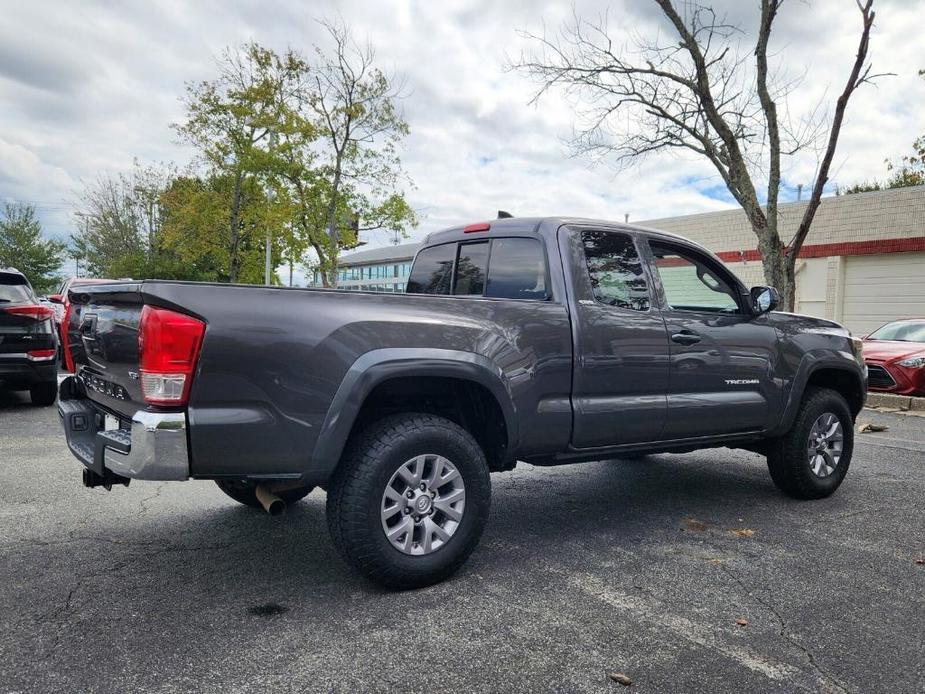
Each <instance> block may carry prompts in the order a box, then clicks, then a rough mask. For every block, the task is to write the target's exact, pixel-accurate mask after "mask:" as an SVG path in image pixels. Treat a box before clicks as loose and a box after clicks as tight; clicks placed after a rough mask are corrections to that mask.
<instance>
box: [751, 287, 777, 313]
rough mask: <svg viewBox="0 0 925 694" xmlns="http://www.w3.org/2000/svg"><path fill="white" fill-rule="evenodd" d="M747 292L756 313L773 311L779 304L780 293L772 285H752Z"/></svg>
mask: <svg viewBox="0 0 925 694" xmlns="http://www.w3.org/2000/svg"><path fill="white" fill-rule="evenodd" d="M749 294H751V298H752V310H753V311H754V312H755V314H756V315H760V314H762V313H767V312H768V311H773V310H774V309H776V308H777V307H778V306H779V305H780V294H778V292H777V290H776V289H775V288H774V287H752V289H751V291H750V292H749Z"/></svg>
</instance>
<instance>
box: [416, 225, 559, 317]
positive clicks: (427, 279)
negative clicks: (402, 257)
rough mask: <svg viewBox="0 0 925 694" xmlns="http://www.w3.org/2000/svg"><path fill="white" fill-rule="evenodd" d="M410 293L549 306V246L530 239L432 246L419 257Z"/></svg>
mask: <svg viewBox="0 0 925 694" xmlns="http://www.w3.org/2000/svg"><path fill="white" fill-rule="evenodd" d="M407 291H408V293H409V294H446V295H449V294H452V295H456V296H480V297H488V298H493V299H532V300H536V301H544V300H546V299H547V298H548V296H549V295H548V291H547V278H546V257H545V255H544V251H543V246H542V244H541V243H540V241H539V239H535V238H524V237H499V238H494V239H488V240H480V241H461V242H453V243H445V244H441V245H439V246H431V247H429V248H425V249H424V250H422V251H421V252H420V253H418V255H417V258H416V259H415V261H414V267H413V268H412V270H411V276H410V277H409V279H408V289H407Z"/></svg>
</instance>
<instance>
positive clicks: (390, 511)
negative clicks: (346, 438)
mask: <svg viewBox="0 0 925 694" xmlns="http://www.w3.org/2000/svg"><path fill="white" fill-rule="evenodd" d="M465 506H466V486H465V484H464V483H463V478H462V475H460V474H459V470H457V469H456V466H455V465H453V463H451V462H450V461H449V460H447V459H446V458H444V457H443V456H440V455H435V454H424V455H419V456H415V457H414V458H411V459H410V460H407V461H405V462H404V463H402V464H401V465H400V466H399V468H398V469H397V470H396V471H395V472H394V473H393V474H392V477H391V479H390V480H389V483H388V484H387V485H386V486H385V491H384V492H383V494H382V504H381V506H380V508H381V517H382V530H383V531H384V532H385V536H386V538H387V539H388V541H389V542H390V543H391V545H392V546H393V547H395V549H397V550H399V551H400V552H402V553H404V554H412V555H422V554H430V553H431V552H436V551H437V550H438V549H440V548H441V547H443V545H445V544H446V543H447V542H449V540H450V538H451V537H453V534H454V533H455V532H456V531H457V529H458V528H459V524H460V522H461V521H462V517H463V511H464V510H465Z"/></svg>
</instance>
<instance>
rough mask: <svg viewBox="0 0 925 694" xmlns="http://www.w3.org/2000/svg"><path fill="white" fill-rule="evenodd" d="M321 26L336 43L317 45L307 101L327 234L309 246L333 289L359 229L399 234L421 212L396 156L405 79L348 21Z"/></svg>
mask: <svg viewBox="0 0 925 694" xmlns="http://www.w3.org/2000/svg"><path fill="white" fill-rule="evenodd" d="M321 25H322V26H323V27H324V28H325V29H326V30H327V33H328V35H329V38H330V42H331V44H332V46H331V49H330V50H324V49H322V48H320V47H316V48H315V52H316V64H315V65H314V73H313V79H314V82H315V85H314V93H313V94H312V95H311V98H310V104H311V107H312V109H313V111H314V112H315V115H316V127H317V131H318V134H319V140H320V142H321V147H320V151H321V156H320V158H319V161H318V164H319V171H320V172H321V174H322V176H323V179H324V180H323V186H322V187H321V188H320V190H321V191H322V192H323V194H324V197H325V198H326V200H325V203H324V225H325V235H324V237H321V238H318V237H317V236H316V237H315V239H314V243H313V244H312V245H313V246H314V248H315V251H316V252H317V253H318V255H319V260H320V267H321V270H322V274H323V275H324V277H325V286H329V285H330V286H335V285H336V282H337V253H338V251H339V249H341V248H350V247H353V246H355V245H356V243H357V240H358V239H357V238H356V235H357V232H359V231H367V230H372V229H380V228H388V229H390V230H394V231H398V230H400V229H402V228H404V227H405V226H408V225H414V224H415V223H416V217H415V214H414V212H413V211H412V210H411V208H410V207H409V206H408V204H407V202H406V201H405V199H404V195H403V194H402V193H401V192H400V190H399V187H400V183H402V182H404V181H406V180H407V177H406V175H405V173H404V170H403V168H402V166H401V160H400V158H399V155H398V149H399V147H400V145H401V143H402V141H403V140H404V138H405V137H406V136H407V135H408V132H409V128H408V124H407V122H406V121H405V119H404V116H403V114H402V113H401V109H400V101H401V99H402V90H403V86H404V83H403V81H402V79H401V78H397V77H394V76H390V75H387V74H386V73H385V72H383V71H382V70H381V69H379V68H378V67H376V64H375V62H376V53H375V50H374V49H373V47H372V45H371V44H369V43H368V42H367V43H365V44H360V43H357V41H356V40H355V39H354V38H353V35H352V33H351V31H350V28H349V27H348V26H347V25H345V24H343V23H342V22H339V21H327V20H326V21H322V22H321ZM360 191H363V193H361V192H360ZM367 192H368V193H369V194H370V195H366V194H364V193H367ZM374 198H375V199H378V201H377V202H373V199H374ZM361 219H362V220H363V221H364V222H365V223H364V224H362V225H361V224H360V221H359V220H361ZM332 254H333V256H332Z"/></svg>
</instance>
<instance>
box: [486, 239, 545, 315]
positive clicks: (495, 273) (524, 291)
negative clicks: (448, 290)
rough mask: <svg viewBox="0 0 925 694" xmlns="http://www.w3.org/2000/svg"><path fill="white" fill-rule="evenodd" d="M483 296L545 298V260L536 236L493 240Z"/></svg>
mask: <svg viewBox="0 0 925 694" xmlns="http://www.w3.org/2000/svg"><path fill="white" fill-rule="evenodd" d="M485 296H491V297H495V298H502V299H540V300H542V299H545V298H546V261H545V259H544V257H543V247H542V246H541V245H540V242H539V241H538V240H536V239H525V238H510V239H503V238H502V239H494V240H493V241H492V242H491V263H490V264H489V266H488V286H487V287H486V289H485Z"/></svg>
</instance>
